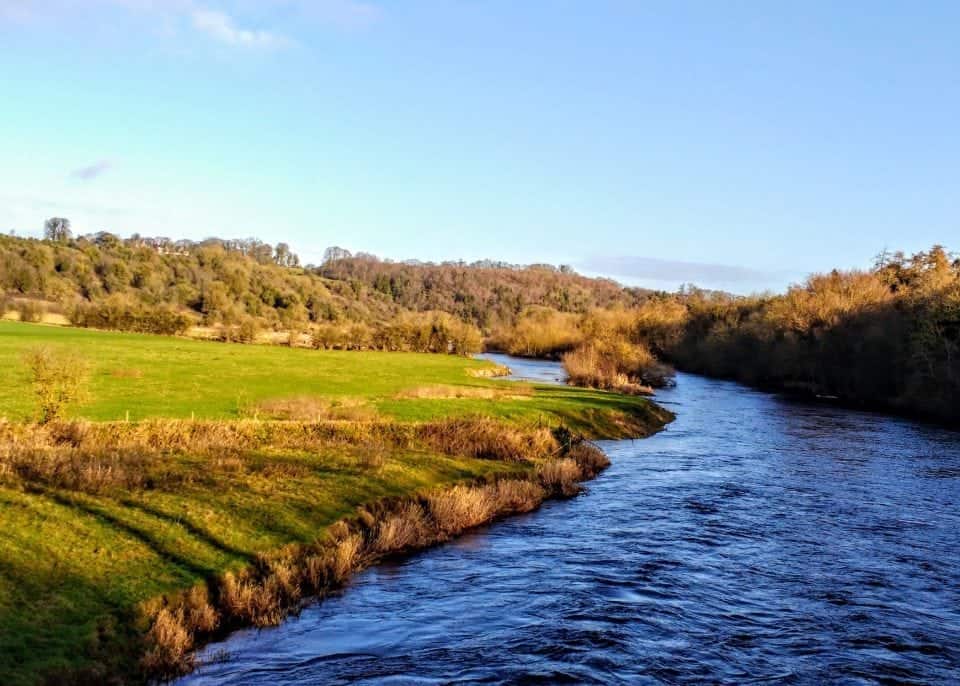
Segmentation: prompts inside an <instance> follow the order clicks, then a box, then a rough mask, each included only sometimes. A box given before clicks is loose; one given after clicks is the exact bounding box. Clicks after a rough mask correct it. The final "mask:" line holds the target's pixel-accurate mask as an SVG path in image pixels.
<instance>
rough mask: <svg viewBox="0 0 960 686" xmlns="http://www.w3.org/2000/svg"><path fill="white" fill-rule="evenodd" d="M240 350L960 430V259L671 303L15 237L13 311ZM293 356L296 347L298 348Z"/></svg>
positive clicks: (334, 264)
mask: <svg viewBox="0 0 960 686" xmlns="http://www.w3.org/2000/svg"><path fill="white" fill-rule="evenodd" d="M44 303H46V304H47V305H48V306H50V307H53V308H57V309H58V310H59V311H60V312H62V313H63V314H64V315H65V316H66V317H67V318H68V319H69V320H70V321H71V323H73V324H75V325H79V326H92V327H97V328H107V329H122V330H133V331H148V332H155V333H181V332H183V331H185V330H186V329H187V328H190V327H194V326H205V327H210V328H211V329H212V330H214V331H216V332H218V333H217V335H219V336H220V337H222V338H224V339H226V340H236V341H251V340H254V339H255V338H256V337H257V335H258V333H259V332H262V331H264V330H267V331H286V332H291V333H294V334H303V335H302V336H300V339H302V340H309V341H311V342H312V344H313V345H314V346H315V347H317V348H329V349H381V350H411V351H426V352H451V353H457V354H469V353H472V352H475V351H477V350H479V349H480V348H481V347H483V346H484V345H485V346H486V347H488V348H491V349H498V350H504V351H506V352H510V353H513V354H517V355H525V356H531V357H553V358H556V359H563V360H564V363H565V365H566V367H567V369H568V372H569V373H570V376H571V378H572V379H573V380H574V382H576V383H580V384H583V385H589V386H595V387H600V388H609V389H615V390H620V391H625V392H637V393H639V392H647V391H648V390H649V389H650V388H651V387H656V386H662V385H665V384H669V383H671V377H672V369H671V365H672V366H675V367H677V368H679V369H682V370H685V371H691V372H699V373H703V374H709V375H713V376H719V377H725V378H732V379H737V380H739V381H742V382H745V383H748V384H751V385H754V386H759V387H762V388H767V389H772V390H785V391H793V392H800V393H805V394H810V395H816V396H826V397H833V398H838V399H840V400H843V401H845V402H849V403H856V404H861V405H865V406H879V407H883V408H887V409H894V410H897V411H903V412H913V413H918V414H923V415H926V416H931V417H936V418H939V419H942V420H947V421H958V420H960V260H957V259H956V258H955V257H952V256H951V255H950V253H948V252H947V250H946V249H944V248H943V247H941V246H934V247H933V248H931V249H930V250H928V251H923V252H919V253H916V254H914V255H905V254H902V253H893V254H889V253H884V254H882V255H881V256H879V257H878V259H877V262H876V264H875V265H874V267H873V268H872V269H868V270H862V271H839V270H835V271H832V272H829V273H826V274H816V275H813V276H811V277H810V278H809V279H807V280H806V281H805V282H804V283H802V284H798V285H795V286H793V287H791V288H790V289H788V291H787V292H786V293H783V294H780V295H764V296H749V297H741V296H733V295H729V294H724V293H718V292H713V291H702V290H698V289H696V288H690V289H686V290H684V291H681V292H679V293H662V292H654V291H648V290H643V289H636V288H625V287H623V286H620V285H619V284H617V283H615V282H613V281H610V280H607V279H593V278H588V277H584V276H581V275H579V274H577V273H576V272H575V271H574V270H572V269H571V268H569V267H552V266H550V265H531V266H517V265H510V264H506V263H500V262H490V261H484V262H477V263H472V264H465V263H462V262H448V263H443V264H432V263H420V262H391V261H389V260H381V259H378V258H376V257H374V256H372V255H367V254H359V255H353V254H351V253H349V252H348V251H346V250H343V249H341V248H331V249H329V250H328V251H327V253H326V255H325V258H324V261H323V263H322V264H320V265H302V264H301V263H300V260H299V259H298V257H297V256H296V255H295V254H294V253H293V252H292V251H291V250H290V249H289V247H288V246H287V245H286V244H283V243H280V244H278V245H276V246H270V245H268V244H265V243H263V242H261V241H259V240H256V239H246V240H226V239H219V238H211V239H207V240H204V241H199V242H192V241H173V240H170V239H166V238H144V237H141V236H136V235H135V236H132V237H130V238H126V239H124V238H120V237H118V236H115V235H113V234H110V233H106V232H101V233H97V234H93V235H86V236H74V235H73V234H72V233H71V231H70V226H69V222H68V221H66V220H64V219H61V218H55V219H52V220H50V221H48V222H47V225H46V227H45V237H44V239H29V238H16V237H13V236H0V309H4V308H6V309H19V310H20V311H21V318H23V319H30V320H36V319H38V318H39V317H40V314H41V312H40V310H39V308H42V307H43V306H44V305H43V304H44ZM291 340H293V336H291Z"/></svg>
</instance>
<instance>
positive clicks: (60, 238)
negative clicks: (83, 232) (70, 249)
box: [43, 217, 73, 243]
mask: <svg viewBox="0 0 960 686" xmlns="http://www.w3.org/2000/svg"><path fill="white" fill-rule="evenodd" d="M43 237H44V238H46V239H47V240H48V241H56V242H57V243H66V242H67V241H69V240H70V239H71V238H73V232H71V231H70V220H69V219H66V218H64V217H50V219H48V220H47V221H46V222H44V224H43Z"/></svg>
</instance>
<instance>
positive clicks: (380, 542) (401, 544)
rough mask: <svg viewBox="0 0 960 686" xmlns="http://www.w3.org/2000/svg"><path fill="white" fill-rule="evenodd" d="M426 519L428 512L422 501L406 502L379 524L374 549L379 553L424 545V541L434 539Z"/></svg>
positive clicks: (374, 538)
mask: <svg viewBox="0 0 960 686" xmlns="http://www.w3.org/2000/svg"><path fill="white" fill-rule="evenodd" d="M426 520H427V513H426V512H425V511H424V509H423V506H422V505H420V503H417V502H410V503H406V504H405V505H403V506H402V507H401V508H400V510H399V511H398V512H396V513H395V514H391V515H388V516H387V517H386V518H385V519H383V520H382V521H380V523H379V524H378V525H377V527H376V530H375V533H374V536H373V549H374V550H375V551H376V552H378V553H395V552H400V551H403V550H407V549H408V548H414V547H418V546H423V544H424V541H428V540H431V539H432V537H431V535H430V533H429V529H428V526H427V521H426Z"/></svg>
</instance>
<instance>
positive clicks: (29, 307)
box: [17, 300, 46, 323]
mask: <svg viewBox="0 0 960 686" xmlns="http://www.w3.org/2000/svg"><path fill="white" fill-rule="evenodd" d="M17 311H18V312H19V313H20V321H22V322H34V323H36V322H39V321H40V320H41V319H43V315H44V314H45V313H46V308H45V307H44V306H43V305H41V304H40V303H37V302H34V301H32V300H24V301H22V302H21V303H20V306H19V307H18V308H17Z"/></svg>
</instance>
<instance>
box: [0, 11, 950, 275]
mask: <svg viewBox="0 0 960 686" xmlns="http://www.w3.org/2000/svg"><path fill="white" fill-rule="evenodd" d="M958 27H960V3H955V2H944V3H936V2H924V3H914V2H900V3H891V2H857V1H849V2H843V3H836V2H813V1H811V2H803V3H776V2H733V1H730V2H706V1H704V2H662V3H658V2H642V3H641V2H632V1H627V0H623V1H610V2H600V1H597V2H585V1H582V2H564V1H562V0H558V1H556V2H546V1H542V2H535V1H533V0H531V1H529V2H516V1H515V0H514V1H502V2H500V1H494V0H490V1H487V2H484V1H481V0H449V1H435V2H426V1H419V0H409V1H406V2H399V1H391V2H388V1H386V0H384V1H382V2H379V1H376V0H234V1H232V2H227V1H222V2H218V1H216V0H85V1H83V2H81V1H80V0H36V1H34V2H31V1H29V0H0V160H2V165H0V230H3V231H9V230H16V231H17V232H18V233H19V234H32V235H36V234H37V233H38V232H39V231H40V227H41V226H42V223H43V220H44V219H45V218H46V217H48V216H52V215H62V216H67V217H69V218H70V219H71V220H72V221H73V223H74V227H75V229H76V230H78V231H80V232H85V231H96V230H109V231H114V232H116V233H120V234H124V235H126V234H130V233H133V232H139V233H141V234H144V235H165V236H170V237H175V238H179V237H186V238H194V239H200V238H203V237H206V236H210V235H219V236H227V237H246V236H256V237H259V238H261V239H263V240H266V241H269V242H277V241H281V240H283V241H287V242H289V243H290V244H291V245H292V246H293V247H294V248H295V249H296V250H297V251H298V252H299V253H300V254H301V256H302V257H303V258H304V259H305V260H306V261H319V259H320V256H321V255H322V252H323V249H324V248H325V247H326V246H328V245H342V246H344V247H347V248H350V249H352V250H364V251H368V252H373V253H376V254H378V255H382V256H385V257H390V258H394V259H403V258H420V259H427V260H444V259H458V258H463V259H467V260H473V259H480V258H485V257H490V258H495V259H503V260H507V261H511V262H524V263H526V262H551V263H569V264H573V265H574V266H576V267H577V268H578V269H579V270H580V271H582V272H585V273H598V274H606V275H610V276H613V277H615V278H617V279H619V280H621V281H624V282H627V283H632V284H640V285H647V286H654V287H661V288H670V289H672V288H675V287H676V286H677V285H679V283H680V282H683V281H694V282H697V283H699V284H700V285H703V286H707V287H714V288H726V289H728V290H733V291H737V292H746V291H751V290H760V289H781V288H783V287H785V286H786V285H787V284H788V283H791V282H795V281H798V280H800V279H802V278H803V277H804V276H805V275H806V274H807V273H809V272H811V271H816V270H824V269H829V268H832V267H834V266H843V267H854V266H866V265H868V264H869V263H870V261H871V258H872V256H873V255H874V254H876V253H877V252H879V251H880V250H881V249H883V248H884V247H888V248H891V249H904V250H907V251H914V250H920V249H925V248H927V247H929V246H930V245H932V244H933V243H944V244H946V245H947V246H948V247H951V248H954V249H960V240H958V239H960V221H958V220H960V188H958V185H960V41H958V40H957V30H958Z"/></svg>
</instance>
